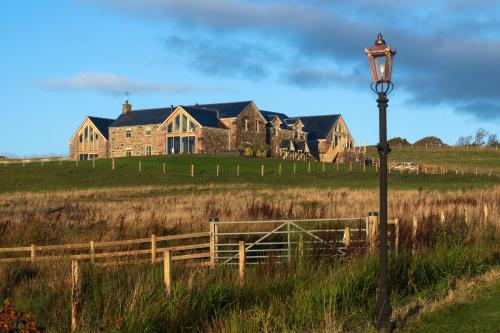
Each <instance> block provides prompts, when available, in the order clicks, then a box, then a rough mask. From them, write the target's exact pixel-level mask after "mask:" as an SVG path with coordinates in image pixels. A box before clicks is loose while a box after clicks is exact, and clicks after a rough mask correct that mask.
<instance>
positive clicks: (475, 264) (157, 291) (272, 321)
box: [0, 237, 500, 332]
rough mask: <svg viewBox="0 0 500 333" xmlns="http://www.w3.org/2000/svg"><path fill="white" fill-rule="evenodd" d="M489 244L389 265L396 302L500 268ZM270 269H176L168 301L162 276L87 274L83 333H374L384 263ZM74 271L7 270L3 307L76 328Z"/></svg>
mask: <svg viewBox="0 0 500 333" xmlns="http://www.w3.org/2000/svg"><path fill="white" fill-rule="evenodd" d="M499 258H500V253H499V248H498V246H497V245H496V243H495V240H494V239H491V237H486V239H484V240H483V241H480V240H478V241H477V242H475V243H474V242H462V241H456V240H455V241H453V240H446V239H444V238H441V239H439V242H437V244H436V245H435V246H434V248H433V249H432V250H430V249H429V250H425V249H422V250H421V252H420V253H419V254H418V255H416V256H412V255H411V254H410V253H408V252H407V251H404V250H403V251H401V252H400V253H399V254H394V255H393V256H392V258H391V261H390V280H391V285H392V302H393V305H394V306H395V307H396V308H398V307H401V306H404V305H405V304H406V303H408V302H410V301H411V300H413V299H417V298H418V299H428V298H430V299H433V298H436V297H442V296H444V295H445V294H446V292H447V290H448V288H449V287H450V286H451V284H452V283H453V279H454V278H457V277H463V276H474V275H477V274H481V273H483V272H485V271H487V270H488V269H490V268H491V267H498V266H499V265H500V260H499ZM311 260H312V261H310V260H305V261H304V262H295V263H293V264H292V265H290V266H285V267H283V266H282V265H279V264H273V263H272V262H268V263H265V264H263V265H261V266H257V267H254V268H249V270H248V274H247V280H246V283H245V285H244V286H241V285H240V284H239V283H238V280H237V275H236V273H237V272H236V271H235V270H234V269H233V268H224V267H222V268H221V267H219V268H217V269H215V270H209V269H208V268H204V269H197V270H196V269H183V268H180V267H178V268H176V270H175V276H174V279H175V281H177V282H176V284H175V286H174V290H173V294H172V297H171V298H170V299H167V297H166V296H165V293H164V287H163V285H162V274H161V267H159V266H150V265H143V266H128V267H127V268H126V269H124V268H107V269H106V268H99V267H92V266H90V265H88V266H86V267H84V275H83V276H84V282H83V299H84V301H83V305H82V306H83V308H82V316H81V323H82V330H81V331H82V332H96V331H107V332H113V331H118V330H119V331H120V332H181V331H186V330H187V331H206V332H257V331H260V332H277V331H304V330H311V329H316V330H321V331H325V332H326V331H328V332H332V331H340V330H342V331H343V330H358V331H359V330H370V323H371V321H372V314H373V311H374V303H375V295H376V283H377V282H376V281H377V261H376V258H375V257H372V256H365V257H360V258H357V259H355V260H337V261H334V262H326V261H314V260H313V259H311ZM67 271H68V267H67V265H57V266H49V267H43V266H37V267H31V266H21V267H20V266H19V265H16V266H15V267H14V266H8V267H6V268H5V269H4V277H3V278H2V281H3V282H4V283H2V288H1V292H0V295H1V297H2V298H5V297H13V299H15V304H16V306H17V307H18V308H20V309H22V310H23V311H29V312H31V313H33V316H34V318H35V319H36V321H37V323H39V324H41V325H42V326H45V327H46V328H47V329H48V330H49V331H51V332H67V331H68V328H69V304H68V303H69V297H70V295H69V290H70V288H69V286H68V281H67V279H61V278H56V277H60V276H64V275H67Z"/></svg>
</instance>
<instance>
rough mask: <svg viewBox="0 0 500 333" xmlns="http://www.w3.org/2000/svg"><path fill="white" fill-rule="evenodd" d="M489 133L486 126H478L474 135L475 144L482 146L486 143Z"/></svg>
mask: <svg viewBox="0 0 500 333" xmlns="http://www.w3.org/2000/svg"><path fill="white" fill-rule="evenodd" d="M487 135H488V132H486V130H485V129H484V128H478V129H477V130H476V134H475V135H474V142H473V143H474V144H475V145H476V146H482V145H484V139H485V138H486V136H487Z"/></svg>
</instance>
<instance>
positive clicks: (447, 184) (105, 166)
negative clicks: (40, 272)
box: [0, 150, 500, 193]
mask: <svg viewBox="0 0 500 333" xmlns="http://www.w3.org/2000/svg"><path fill="white" fill-rule="evenodd" d="M404 152H405V150H401V151H399V152H397V150H395V152H394V153H393V154H391V159H394V160H398V159H399V160H409V159H410V157H411V158H414V157H415V155H411V156H406V155H405V153H404ZM412 154H413V153H412ZM420 154H422V155H421V156H420V155H419V156H420V157H421V158H423V159H425V160H429V161H430V160H435V159H437V160H443V159H444V160H446V161H448V160H452V158H453V157H452V156H450V157H443V156H446V155H442V154H436V155H434V154H429V153H427V152H425V153H424V152H420ZM371 155H373V156H374V150H372V151H371ZM431 156H432V158H431ZM463 156H466V157H467V158H468V159H469V160H467V162H464V163H468V164H469V165H474V164H475V163H479V162H480V163H479V164H480V165H481V166H493V165H495V164H498V156H499V154H498V153H488V154H483V153H482V152H475V153H471V155H469V154H465V155H463ZM415 158H416V157H415ZM456 159H457V160H458V157H457V158H456ZM280 165H281V174H280ZM191 166H194V174H193V176H191ZM217 166H219V167H218V169H219V175H218V176H217ZM238 166H239V176H237V170H238ZM163 167H165V173H163ZM139 168H140V169H139ZM262 168H263V169H262ZM308 168H309V163H308V162H304V161H296V162H294V161H289V160H286V161H284V160H274V159H257V158H243V157H232V156H210V155H191V156H176V157H165V156H159V157H148V158H144V157H143V158H121V159H116V160H115V170H112V161H111V160H96V161H95V168H94V167H93V164H92V161H79V162H78V165H76V163H75V162H74V161H64V162H62V163H60V162H59V161H52V162H44V163H43V164H42V163H41V162H36V163H30V164H26V165H25V166H23V165H22V164H20V163H17V164H5V165H4V164H2V165H1V166H0V180H1V182H0V193H2V192H19V191H53V190H70V189H86V188H107V187H127V186H143V185H176V184H195V185H198V184H212V183H213V184H248V185H247V186H252V187H260V188H269V187H273V188H283V187H285V188H286V187H299V188H310V187H318V188H325V187H331V188H339V187H349V188H373V187H376V186H378V174H377V173H376V170H375V168H374V167H366V169H363V166H362V165H360V164H353V166H352V172H351V171H350V170H349V165H348V164H347V165H339V167H338V170H337V166H336V165H335V164H330V163H325V164H324V171H323V163H320V162H311V163H310V172H309V171H308ZM294 169H295V172H294ZM262 172H263V173H264V176H262V174H261V173H262ZM499 180H500V177H498V176H494V177H488V176H473V175H471V174H469V175H465V176H461V175H460V176H458V175H447V176H435V175H434V176H430V175H414V174H412V175H408V174H399V173H391V174H390V177H389V185H390V186H391V187H392V188H401V189H407V188H415V189H416V188H422V187H424V188H428V189H457V188H466V187H467V188H470V187H477V186H489V185H492V184H497V183H499Z"/></svg>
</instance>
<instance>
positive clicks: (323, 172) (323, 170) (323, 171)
mask: <svg viewBox="0 0 500 333" xmlns="http://www.w3.org/2000/svg"><path fill="white" fill-rule="evenodd" d="M323 173H325V162H323Z"/></svg>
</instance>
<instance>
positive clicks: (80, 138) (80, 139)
mask: <svg viewBox="0 0 500 333" xmlns="http://www.w3.org/2000/svg"><path fill="white" fill-rule="evenodd" d="M78 139H79V141H80V143H82V142H83V135H82V134H81V133H80V135H79V136H78Z"/></svg>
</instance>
